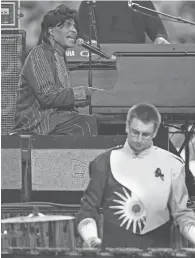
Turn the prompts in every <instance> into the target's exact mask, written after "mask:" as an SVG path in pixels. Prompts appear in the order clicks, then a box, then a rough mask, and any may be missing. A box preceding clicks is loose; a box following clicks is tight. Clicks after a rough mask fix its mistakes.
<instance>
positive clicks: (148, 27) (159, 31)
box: [138, 1, 167, 41]
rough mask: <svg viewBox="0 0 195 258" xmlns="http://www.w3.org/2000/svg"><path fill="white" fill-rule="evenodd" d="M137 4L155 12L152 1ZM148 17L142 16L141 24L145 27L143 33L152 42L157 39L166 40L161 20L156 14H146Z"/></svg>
mask: <svg viewBox="0 0 195 258" xmlns="http://www.w3.org/2000/svg"><path fill="white" fill-rule="evenodd" d="M138 4H140V5H141V6H144V7H146V8H149V9H152V10H156V8H155V6H154V4H153V3H152V1H138ZM146 13H147V14H148V15H143V20H144V21H143V22H144V25H145V31H146V34H147V35H148V37H149V38H150V39H151V40H152V41H154V40H155V39H156V38H158V37H163V38H164V39H167V32H166V29H165V27H164V25H163V23H162V21H161V18H160V17H159V15H158V14H157V13H153V12H147V11H146Z"/></svg>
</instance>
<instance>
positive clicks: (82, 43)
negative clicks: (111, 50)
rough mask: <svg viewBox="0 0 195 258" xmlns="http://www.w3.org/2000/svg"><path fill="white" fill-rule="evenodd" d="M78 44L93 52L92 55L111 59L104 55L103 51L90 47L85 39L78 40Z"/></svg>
mask: <svg viewBox="0 0 195 258" xmlns="http://www.w3.org/2000/svg"><path fill="white" fill-rule="evenodd" d="M76 44H77V45H78V46H82V47H84V48H86V49H88V50H91V52H92V53H94V54H96V55H99V56H101V57H103V58H106V59H110V57H109V56H108V55H107V54H106V53H104V52H103V51H101V50H99V48H97V47H94V46H91V45H89V44H88V43H87V42H85V41H84V40H83V39H77V41H76Z"/></svg>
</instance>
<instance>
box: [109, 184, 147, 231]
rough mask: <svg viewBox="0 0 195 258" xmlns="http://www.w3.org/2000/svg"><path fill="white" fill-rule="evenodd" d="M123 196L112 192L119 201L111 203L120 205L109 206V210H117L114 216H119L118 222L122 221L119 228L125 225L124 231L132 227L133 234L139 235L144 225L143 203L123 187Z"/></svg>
mask: <svg viewBox="0 0 195 258" xmlns="http://www.w3.org/2000/svg"><path fill="white" fill-rule="evenodd" d="M123 191H124V195H123V194H121V193H118V192H114V193H115V194H116V195H117V196H118V197H120V199H114V200H113V202H115V203H117V204H120V205H115V206H110V208H111V209H115V210H117V211H116V212H114V214H115V215H119V218H118V219H119V220H122V222H121V224H120V227H122V226H123V225H124V224H125V223H126V230H128V229H129V228H130V227H132V231H133V233H135V234H139V233H140V232H141V231H142V230H143V229H144V227H145V224H146V210H145V208H144V205H143V203H142V202H141V201H140V200H139V198H138V197H137V196H136V195H135V194H133V193H132V192H131V193H130V194H129V193H128V192H127V190H126V189H125V188H124V187H123Z"/></svg>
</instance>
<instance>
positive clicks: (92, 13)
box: [87, 1, 100, 115]
mask: <svg viewBox="0 0 195 258" xmlns="http://www.w3.org/2000/svg"><path fill="white" fill-rule="evenodd" d="M87 3H88V5H89V45H90V46H91V40H92V29H94V33H95V38H96V41H97V47H98V49H100V45H99V40H98V35H97V28H96V19H95V11H94V8H95V1H87ZM88 85H89V87H92V52H91V49H89V71H88ZM89 114H90V115H91V114H92V106H91V96H90V97H89Z"/></svg>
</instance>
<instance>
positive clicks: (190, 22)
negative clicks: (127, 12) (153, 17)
mask: <svg viewBox="0 0 195 258" xmlns="http://www.w3.org/2000/svg"><path fill="white" fill-rule="evenodd" d="M129 6H130V7H131V8H132V9H133V10H134V11H136V9H137V8H138V9H143V10H146V11H150V12H153V13H157V14H160V15H163V16H165V17H168V18H171V19H174V20H177V21H179V22H183V23H187V24H191V25H195V22H192V21H188V20H185V19H182V18H180V17H176V16H172V15H169V14H166V13H162V12H159V11H156V10H153V9H150V8H147V7H144V6H141V5H139V4H136V3H132V2H131V3H129ZM134 8H135V9H134ZM144 14H146V13H144Z"/></svg>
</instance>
